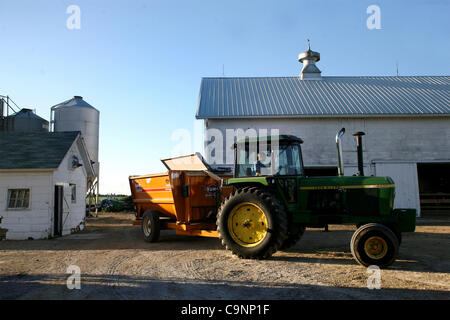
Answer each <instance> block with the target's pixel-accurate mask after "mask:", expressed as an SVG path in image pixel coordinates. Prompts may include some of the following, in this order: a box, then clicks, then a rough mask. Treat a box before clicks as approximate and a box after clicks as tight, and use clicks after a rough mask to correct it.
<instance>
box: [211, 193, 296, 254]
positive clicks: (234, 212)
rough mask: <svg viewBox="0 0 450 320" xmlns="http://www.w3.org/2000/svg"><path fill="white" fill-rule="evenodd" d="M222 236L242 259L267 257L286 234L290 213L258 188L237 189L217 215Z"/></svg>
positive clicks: (275, 249)
mask: <svg viewBox="0 0 450 320" xmlns="http://www.w3.org/2000/svg"><path fill="white" fill-rule="evenodd" d="M217 230H218V232H219V237H220V239H221V241H222V245H224V246H225V247H226V248H227V249H228V250H230V251H231V252H232V253H233V254H235V255H237V256H238V257H240V258H250V259H261V258H268V257H270V256H271V255H272V254H273V253H275V252H276V251H277V250H278V249H279V248H280V247H281V245H282V243H283V241H284V240H285V239H286V237H287V215H286V212H285V211H284V209H283V207H282V206H281V205H280V203H279V202H278V200H277V199H276V198H275V197H274V196H273V195H271V194H270V193H268V192H267V191H264V190H261V189H259V188H255V187H246V188H243V189H239V190H236V191H234V192H233V193H232V194H231V195H230V196H229V197H228V198H227V199H225V201H224V202H223V204H222V206H221V207H220V209H219V212H218V215H217Z"/></svg>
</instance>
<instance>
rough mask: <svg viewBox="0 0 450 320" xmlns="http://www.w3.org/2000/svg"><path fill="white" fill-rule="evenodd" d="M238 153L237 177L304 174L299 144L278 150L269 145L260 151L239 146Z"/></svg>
mask: <svg viewBox="0 0 450 320" xmlns="http://www.w3.org/2000/svg"><path fill="white" fill-rule="evenodd" d="M236 152H237V153H236V177H258V176H273V175H302V174H303V166H302V161H301V152H300V145H299V144H280V145H279V146H278V147H277V148H276V149H272V148H271V146H270V144H269V145H268V147H267V149H266V150H259V148H256V147H255V146H253V148H252V145H250V146H249V144H248V143H246V144H245V145H244V144H242V145H238V146H237V150H236Z"/></svg>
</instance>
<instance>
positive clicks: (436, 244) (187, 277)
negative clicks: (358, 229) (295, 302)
mask: <svg viewBox="0 0 450 320" xmlns="http://www.w3.org/2000/svg"><path fill="white" fill-rule="evenodd" d="M133 219H134V215H133V214H125V213H119V214H117V213H104V214H100V216H99V217H98V218H90V219H88V221H87V228H86V230H84V231H83V232H80V233H77V234H73V235H70V236H67V237H63V238H58V239H52V240H34V241H1V242H0V299H177V300H178V299H236V300H241V299H449V298H450V274H449V272H450V250H449V249H450V219H448V218H447V219H441V220H438V219H434V220H433V219H419V221H418V224H419V226H418V227H417V230H416V232H415V233H411V234H404V237H403V244H402V246H401V247H400V256H399V259H398V260H397V262H395V263H394V264H393V265H392V266H391V267H390V268H389V269H387V270H382V271H381V283H380V285H381V289H372V290H370V289H368V288H367V280H368V277H369V276H370V275H371V274H370V273H368V272H367V269H365V268H363V267H361V266H359V265H358V264H357V263H356V262H355V261H354V260H353V258H352V256H351V253H350V248H349V241H350V238H351V236H352V233H353V231H354V230H355V228H354V227H353V226H335V225H331V226H330V228H329V229H330V232H324V231H323V230H322V229H308V230H307V231H306V233H305V235H304V237H303V238H302V240H301V241H300V242H299V243H298V244H297V245H296V246H295V247H294V248H292V249H290V250H288V251H284V252H281V251H279V252H277V253H276V254H275V255H274V256H273V257H272V258H270V259H268V260H241V259H238V258H234V257H233V256H232V255H231V253H230V252H229V251H226V250H224V249H223V248H222V247H221V246H220V243H219V240H218V239H215V238H199V237H189V236H177V235H175V234H174V232H173V231H163V232H162V233H161V238H160V242H158V243H152V244H150V243H146V242H144V241H143V239H142V236H141V231H140V228H139V227H135V226H132V225H131V222H132V221H133ZM71 265H75V266H78V267H79V268H80V271H81V289H80V290H77V289H74V290H69V289H68V288H67V285H66V283H67V278H68V277H69V274H68V273H67V268H68V267H69V266H71Z"/></svg>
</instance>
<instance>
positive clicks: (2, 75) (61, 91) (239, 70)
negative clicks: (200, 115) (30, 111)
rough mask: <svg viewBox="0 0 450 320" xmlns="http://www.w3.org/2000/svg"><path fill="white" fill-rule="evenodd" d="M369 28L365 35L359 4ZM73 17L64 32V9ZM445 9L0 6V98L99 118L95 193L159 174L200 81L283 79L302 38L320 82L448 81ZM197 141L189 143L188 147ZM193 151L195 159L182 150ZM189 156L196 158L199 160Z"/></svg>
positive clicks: (293, 69)
mask: <svg viewBox="0 0 450 320" xmlns="http://www.w3.org/2000/svg"><path fill="white" fill-rule="evenodd" d="M373 4H375V5H378V6H379V7H380V9H381V29H379V30H369V29H368V28H367V26H366V20H367V18H368V17H369V14H367V13H366V9H367V7H368V6H370V5H373ZM70 5H77V6H79V7H80V9H81V28H80V29H79V30H70V29H68V28H67V27H66V21H67V19H68V18H69V16H70V14H67V13H66V9H67V7H68V6H70ZM449 9H450V1H437V0H428V1H426V0H421V1H363V0H355V1H281V0H280V1H262V0H259V1H253V0H251V1H250V0H240V1H234V0H230V1H213V0H209V1H167V0H164V1H143V0H141V1H133V0H128V1H96V0H89V1H77V0H71V1H56V0H53V1H50V0H48V1H36V0H35V1H31V0H29V1H20V0H14V1H13V0H9V1H6V0H0V39H1V41H2V50H1V51H0V94H2V95H9V96H11V97H12V99H13V100H14V101H15V102H16V103H17V104H19V106H21V107H31V108H34V109H36V111H37V114H38V115H40V116H41V117H44V118H46V119H49V117H50V116H49V113H50V107H51V106H53V105H55V104H57V103H59V102H62V101H64V100H67V99H69V98H71V97H72V96H74V95H81V96H83V97H84V99H85V100H86V101H87V102H88V103H90V104H91V105H93V106H95V107H96V108H97V109H99V110H100V112H101V115H100V117H101V120H100V121H101V123H100V162H101V176H100V178H101V188H100V191H101V192H102V193H106V192H108V193H111V192H115V193H129V187H128V180H127V178H128V175H130V174H145V173H154V172H160V171H164V167H163V166H162V165H161V163H160V161H159V159H160V158H162V157H169V156H170V155H171V150H172V149H173V147H174V145H176V144H177V142H176V141H172V139H171V136H172V133H173V132H174V130H176V129H180V128H184V129H187V130H193V128H194V123H195V111H196V108H197V101H198V94H199V88H200V81H201V78H202V77H213V76H222V72H223V69H222V67H223V65H224V67H225V68H224V69H225V76H228V77H233V76H295V75H298V74H299V72H300V70H301V64H300V63H299V62H298V61H297V56H298V54H299V53H300V52H302V51H304V50H305V48H306V39H307V38H309V39H311V48H312V49H313V50H315V51H319V52H320V54H321V61H320V62H319V63H318V67H319V68H320V69H321V70H322V75H324V76H353V75H395V73H396V62H397V61H398V63H399V73H400V75H449V74H450V72H449V71H450V65H449V62H448V61H449V52H450V43H449V31H450V22H449V21H450V20H449V19H448V14H449ZM194 143H197V144H198V142H193V143H192V144H193V145H194ZM192 151H199V150H192ZM200 151H201V150H200Z"/></svg>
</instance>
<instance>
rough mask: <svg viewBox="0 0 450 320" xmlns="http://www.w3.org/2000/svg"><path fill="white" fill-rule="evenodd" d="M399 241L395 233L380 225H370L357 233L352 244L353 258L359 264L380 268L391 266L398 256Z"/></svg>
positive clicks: (362, 227) (359, 229)
mask: <svg viewBox="0 0 450 320" xmlns="http://www.w3.org/2000/svg"><path fill="white" fill-rule="evenodd" d="M398 247H399V244H398V239H397V236H396V235H395V233H394V232H393V231H392V230H391V229H389V228H388V227H386V226H385V225H382V224H379V223H368V224H365V225H363V226H361V227H360V228H358V230H356V231H355V233H354V234H353V236H352V240H351V242H350V249H351V252H352V254H353V257H354V258H355V259H356V261H358V263H359V264H361V265H363V266H365V267H368V266H371V265H376V266H378V267H380V268H387V267H388V266H390V265H391V264H392V263H393V262H394V261H395V259H396V258H397V255H398Z"/></svg>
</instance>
